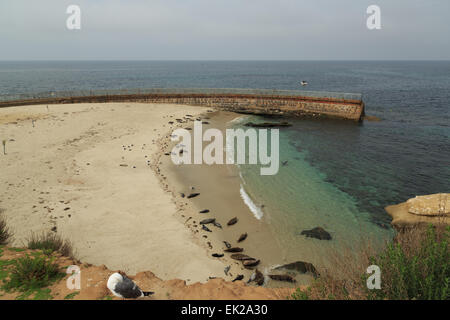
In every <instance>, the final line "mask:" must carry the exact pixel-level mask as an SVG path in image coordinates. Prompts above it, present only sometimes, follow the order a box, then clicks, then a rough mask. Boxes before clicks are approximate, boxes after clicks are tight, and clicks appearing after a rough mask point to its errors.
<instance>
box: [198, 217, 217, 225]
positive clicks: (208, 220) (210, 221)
mask: <svg viewBox="0 0 450 320" xmlns="http://www.w3.org/2000/svg"><path fill="white" fill-rule="evenodd" d="M215 221H216V218H209V219H205V220H202V221H200V224H210V223H214V222H215Z"/></svg>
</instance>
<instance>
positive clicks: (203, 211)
mask: <svg viewBox="0 0 450 320" xmlns="http://www.w3.org/2000/svg"><path fill="white" fill-rule="evenodd" d="M208 212H209V210H208V209H205V210H202V211H199V213H208Z"/></svg>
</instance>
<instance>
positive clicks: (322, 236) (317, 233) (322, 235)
mask: <svg viewBox="0 0 450 320" xmlns="http://www.w3.org/2000/svg"><path fill="white" fill-rule="evenodd" d="M300 234H301V235H304V236H307V237H310V238H315V239H319V240H331V235H330V234H329V233H328V232H327V231H325V229H323V228H321V227H316V228H314V229H311V230H303V231H302V232H301V233H300Z"/></svg>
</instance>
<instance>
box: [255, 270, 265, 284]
mask: <svg viewBox="0 0 450 320" xmlns="http://www.w3.org/2000/svg"><path fill="white" fill-rule="evenodd" d="M254 281H255V282H256V284H257V285H258V286H262V285H263V284H264V275H263V274H262V272H261V271H259V270H258V269H256V270H255V279H254Z"/></svg>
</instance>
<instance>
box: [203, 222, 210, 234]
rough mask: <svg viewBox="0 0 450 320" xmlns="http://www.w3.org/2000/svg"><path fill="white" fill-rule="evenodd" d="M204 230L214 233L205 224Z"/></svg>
mask: <svg viewBox="0 0 450 320" xmlns="http://www.w3.org/2000/svg"><path fill="white" fill-rule="evenodd" d="M202 229H203V230H205V231H207V232H212V231H211V230H210V229H209V228H208V227H207V226H205V225H204V224H203V225H202Z"/></svg>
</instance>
